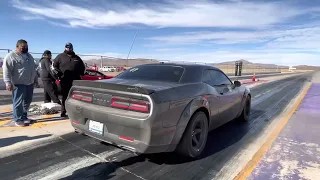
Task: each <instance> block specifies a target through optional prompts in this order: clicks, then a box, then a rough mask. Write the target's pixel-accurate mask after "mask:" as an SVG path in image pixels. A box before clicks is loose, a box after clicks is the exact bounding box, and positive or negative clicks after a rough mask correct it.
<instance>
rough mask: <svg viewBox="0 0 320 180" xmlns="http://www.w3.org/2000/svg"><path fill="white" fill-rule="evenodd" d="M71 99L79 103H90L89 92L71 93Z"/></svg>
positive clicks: (90, 95) (90, 96)
mask: <svg viewBox="0 0 320 180" xmlns="http://www.w3.org/2000/svg"><path fill="white" fill-rule="evenodd" d="M71 97H72V98H73V99H76V100H80V101H85V102H92V93H89V92H82V91H73V92H72V96H71Z"/></svg>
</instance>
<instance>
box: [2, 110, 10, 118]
mask: <svg viewBox="0 0 320 180" xmlns="http://www.w3.org/2000/svg"><path fill="white" fill-rule="evenodd" d="M12 114H13V112H12V111H10V112H4V113H0V117H7V116H12Z"/></svg>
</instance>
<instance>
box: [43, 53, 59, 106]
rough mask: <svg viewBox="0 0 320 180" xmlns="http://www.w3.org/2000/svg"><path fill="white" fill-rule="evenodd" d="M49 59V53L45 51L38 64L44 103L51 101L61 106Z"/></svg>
mask: <svg viewBox="0 0 320 180" xmlns="http://www.w3.org/2000/svg"><path fill="white" fill-rule="evenodd" d="M51 57H52V55H51V52H50V51H49V50H46V51H44V53H43V55H42V58H41V59H40V63H39V69H40V78H41V80H42V82H43V89H44V103H49V102H51V100H52V101H53V102H54V103H58V104H61V102H60V100H59V98H58V92H57V87H56V84H55V80H56V77H55V76H56V75H55V74H54V73H53V72H52V70H51V64H52V61H51Z"/></svg>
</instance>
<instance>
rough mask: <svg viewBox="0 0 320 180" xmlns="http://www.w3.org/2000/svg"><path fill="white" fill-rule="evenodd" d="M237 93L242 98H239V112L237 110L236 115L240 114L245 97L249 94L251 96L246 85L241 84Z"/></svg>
mask: <svg viewBox="0 0 320 180" xmlns="http://www.w3.org/2000/svg"><path fill="white" fill-rule="evenodd" d="M239 93H240V95H241V96H242V99H241V103H240V108H239V112H238V115H237V117H238V116H240V114H241V113H242V110H243V107H244V105H245V102H246V101H245V100H246V99H247V97H248V96H249V95H250V96H251V93H250V89H249V88H248V87H246V86H243V85H242V86H240V87H239Z"/></svg>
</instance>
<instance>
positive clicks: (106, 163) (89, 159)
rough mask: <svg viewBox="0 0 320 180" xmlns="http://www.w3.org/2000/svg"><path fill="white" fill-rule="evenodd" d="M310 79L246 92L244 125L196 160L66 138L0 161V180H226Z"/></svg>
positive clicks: (227, 129) (223, 131)
mask: <svg viewBox="0 0 320 180" xmlns="http://www.w3.org/2000/svg"><path fill="white" fill-rule="evenodd" d="M311 75H312V74H311V73H309V74H303V75H298V76H294V77H289V78H285V79H281V80H279V81H274V82H271V83H267V84H263V85H261V86H257V87H255V88H252V89H251V92H252V98H253V99H252V111H251V115H250V120H249V122H248V123H240V122H237V121H232V122H230V123H227V124H225V125H223V126H222V127H220V128H218V129H216V130H214V131H212V132H210V133H209V137H208V142H207V146H206V149H205V151H204V154H203V156H202V157H200V158H199V159H198V160H190V159H186V158H183V157H181V156H179V155H177V154H175V153H160V154H151V155H135V154H133V153H131V152H128V151H125V150H121V149H119V148H117V147H114V146H111V145H108V144H105V143H101V142H100V141H98V140H95V139H92V138H89V137H87V136H82V135H79V134H76V133H70V134H66V135H64V136H62V137H61V138H57V139H56V140H54V141H52V142H50V143H49V144H48V145H45V146H41V147H37V148H35V149H33V150H31V151H26V152H23V153H20V154H16V155H12V156H9V157H4V158H2V159H0V177H1V178H0V179H2V180H5V179H10V180H11V179H41V178H44V179H113V180H115V179H121V180H136V179H137V180H138V179H140V180H141V179H147V180H149V179H152V180H154V179H156V180H158V179H165V180H171V179H177V180H178V179H179V180H180V179H183V180H189V179H197V180H204V179H213V178H214V179H230V178H226V177H227V176H228V173H230V172H232V171H233V169H234V168H235V166H237V163H239V161H240V158H241V156H240V150H241V149H242V148H244V147H246V146H247V145H248V144H249V143H250V142H252V140H254V139H255V138H256V137H258V136H259V133H261V131H262V130H263V129H264V128H265V127H266V125H268V124H269V123H270V122H271V121H272V119H273V118H274V117H275V116H277V115H278V114H279V113H281V112H282V110H283V109H284V108H285V107H286V106H287V105H288V103H289V102H290V100H291V99H293V98H294V97H295V96H296V95H297V94H298V93H299V91H300V90H301V88H302V87H303V85H304V83H305V82H307V81H309V80H310V77H311ZM230 162H231V163H230ZM222 168H224V170H223V171H224V173H221V170H222Z"/></svg>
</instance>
